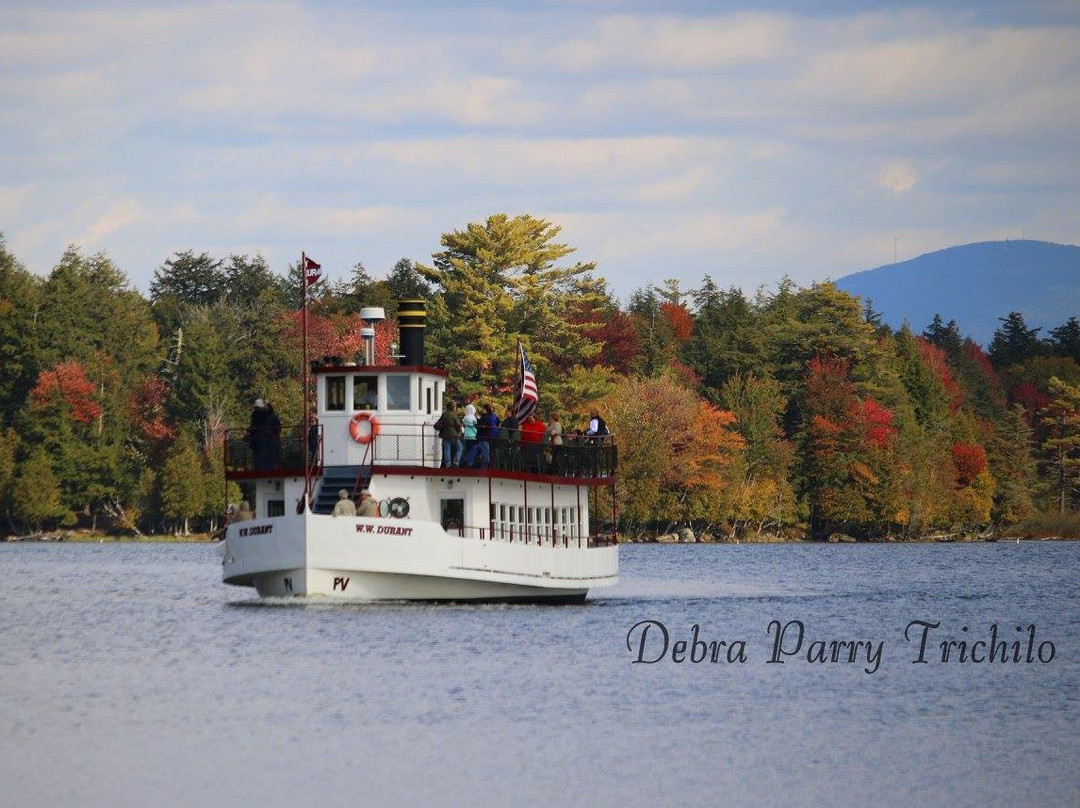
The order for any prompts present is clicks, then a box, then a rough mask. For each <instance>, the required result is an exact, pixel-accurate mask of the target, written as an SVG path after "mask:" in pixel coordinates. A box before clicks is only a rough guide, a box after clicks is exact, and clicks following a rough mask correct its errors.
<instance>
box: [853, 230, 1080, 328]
mask: <svg viewBox="0 0 1080 808" xmlns="http://www.w3.org/2000/svg"><path fill="white" fill-rule="evenodd" d="M836 285H837V286H838V287H839V288H841V289H843V290H844V291H846V292H850V293H851V294H853V295H858V296H859V297H861V298H862V299H863V301H864V302H865V301H866V300H870V301H872V304H873V307H874V310H875V311H878V312H880V313H881V314H882V316H883V319H884V320H885V322H887V323H888V324H889V325H891V326H893V327H899V326H900V325H902V324H903V323H904V322H905V321H906V322H907V324H908V325H909V326H910V327H911V330H912V331H914V332H916V333H921V332H922V331H923V330H924V329H925V328H926V327H927V326H928V325H929V324H930V322H931V321H932V320H933V319H934V315H935V314H940V315H941V316H942V318H943V319H944V320H945V322H948V321H949V320H956V324H957V325H958V326H959V327H960V331H961V332H962V333H964V334H966V335H967V336H970V337H971V338H972V339H974V340H975V341H976V342H978V343H980V344H981V345H983V346H984V347H985V346H987V345H989V343H990V339H991V338H992V337H993V335H994V331H995V330H997V328H998V326H1000V325H1001V323H1000V322H999V321H998V318H999V317H1005V316H1006V315H1007V314H1008V313H1009V312H1010V311H1018V312H1020V313H1021V314H1023V315H1024V320H1025V321H1026V322H1027V325H1028V327H1029V328H1035V327H1042V328H1043V329H1044V330H1043V331H1042V332H1040V334H1039V336H1046V333H1047V331H1049V330H1050V329H1052V328H1057V327H1058V326H1059V325H1061V324H1062V323H1064V322H1065V321H1066V320H1068V319H1069V318H1070V317H1080V247H1076V246H1072V245H1066V244H1051V243H1050V242H1047V241H986V242H981V243H978V244H965V245H964V246H962V247H950V248H949V249H947V250H939V251H937V252H932V253H927V254H926V255H920V256H919V257H918V258H912V259H911V260H910V261H901V262H900V263H898V264H889V265H888V266H883V267H878V268H877V269H868V270H866V271H864V272H856V273H855V274H853V275H847V276H846V277H843V278H840V280H838V281H837V282H836Z"/></svg>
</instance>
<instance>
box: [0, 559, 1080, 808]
mask: <svg viewBox="0 0 1080 808" xmlns="http://www.w3.org/2000/svg"><path fill="white" fill-rule="evenodd" d="M621 566H622V569H621V583H620V584H619V586H618V587H615V588H613V589H611V590H608V591H603V592H598V593H595V594H594V595H593V596H592V598H591V599H590V601H589V602H588V603H587V604H585V605H583V606H560V607H553V606H548V607H540V606H506V605H501V606H465V605H408V604H396V605H394V604H392V605H374V604H371V605H353V606H337V605H328V604H322V605H308V606H301V605H295V604H292V603H290V604H285V603H269V604H267V603H260V602H259V601H257V600H256V599H255V598H254V593H253V590H249V589H239V588H233V587H225V586H224V585H222V584H221V583H220V566H219V559H218V556H217V554H216V552H215V548H214V547H211V546H205V545H190V544H178V545H132V544H120V545H115V544H102V545H26V544H22V545H2V546H0V573H2V578H3V585H2V587H0V805H5V806H8V805H10V806H24V805H25V806H47V805H109V806H143V805H149V804H160V805H168V806H172V805H192V806H194V805H199V806H205V805H260V806H293V805H381V804H403V805H412V804H424V805H467V806H478V805H515V804H535V805H553V804H568V805H590V806H599V805H647V804H658V805H665V804H668V805H670V804H690V803H697V804H706V805H715V804H721V803H723V804H730V805H746V804H755V805H756V804H762V805H867V804H871V803H873V804H882V805H913V804H919V805H950V806H963V805H973V806H974V805H978V806H986V805H1014V804H1024V805H1070V806H1074V805H1077V804H1080V722H1078V718H1080V544H1078V543H1072V542H1061V543H1048V542H1044V543H1023V544H1019V545H1018V544H1014V543H998V544H949V545H866V546H862V545H859V546H851V545H847V546H835V545H830V546H817V545H735V546H732V545H715V546H709V545H703V546H655V545H652V546H640V545H639V546H627V547H623V548H622V549H621ZM644 620H653V621H656V622H657V623H662V624H663V626H664V627H665V628H666V629H667V631H668V632H669V640H670V642H669V649H668V652H667V655H666V658H665V661H661V662H657V663H655V664H645V663H633V662H632V660H633V659H635V658H637V655H638V652H639V651H640V650H641V649H640V647H639V646H640V638H639V637H638V636H637V635H635V636H634V637H631V645H632V646H633V650H628V648H627V635H628V632H629V631H630V629H631V627H632V626H634V625H635V624H637V623H639V622H640V621H644ZM773 620H776V621H778V622H779V624H780V625H788V624H789V623H790V626H789V629H788V633H787V634H786V635H785V638H784V642H785V647H784V650H785V651H788V650H791V651H794V648H795V639H796V637H795V632H796V625H795V623H793V622H790V621H800V622H801V623H802V625H803V628H804V643H803V647H802V648H801V649H800V650H799V652H798V653H792V654H791V655H790V656H786V657H784V658H785V659H786V661H785V662H784V663H783V664H779V663H769V662H767V660H768V659H770V657H771V654H772V651H773V640H772V635H771V634H770V633H769V624H770V622H771V621H773ZM916 620H917V621H923V622H925V623H940V626H939V627H938V628H937V629H927V631H928V632H929V635H928V640H927V647H926V650H925V653H924V656H925V657H926V658H927V660H928V661H927V662H926V663H925V664H916V663H913V660H914V659H916V658H917V657H918V655H919V646H920V642H919V638H920V636H921V635H919V634H918V632H919V631H921V628H920V627H919V626H915V628H914V631H915V632H916V633H915V634H913V633H912V631H909V636H912V637H913V639H914V642H909V641H905V639H904V631H905V627H907V626H908V625H909V624H910V623H912V621H916ZM694 624H698V625H699V627H700V629H699V638H700V639H701V640H703V641H721V640H723V641H726V642H727V643H728V644H729V645H730V644H732V643H735V642H737V641H740V640H741V641H743V642H744V643H745V657H746V662H744V663H739V662H735V663H731V664H729V663H728V662H727V661H726V649H727V647H728V646H723V647H721V649H720V651H721V653H720V659H721V661H719V662H717V663H715V664H714V663H712V662H709V661H706V662H698V663H694V662H690V661H684V662H682V663H680V664H676V663H674V662H673V661H672V651H673V650H675V649H674V643H675V642H676V641H678V640H680V639H688V638H690V632H691V627H692V626H693V625H694ZM992 625H996V626H997V627H998V632H999V640H1007V641H1008V643H1009V647H1008V649H1007V651H1008V653H1009V655H1010V656H1009V658H1010V660H1011V659H1012V658H1013V656H1012V654H1013V650H1014V649H1013V646H1012V643H1013V642H1014V641H1017V640H1019V641H1021V646H1022V647H1018V648H1019V653H1020V655H1021V658H1022V659H1023V658H1025V657H1026V656H1027V649H1028V639H1029V631H1030V629H1028V627H1029V626H1032V625H1034V626H1035V639H1034V642H1033V644H1032V647H1033V649H1034V650H1035V653H1036V655H1037V653H1038V650H1039V649H1040V648H1041V650H1042V652H1043V655H1044V658H1045V657H1046V656H1049V655H1050V653H1051V649H1050V646H1049V645H1047V644H1046V643H1047V642H1049V643H1052V644H1053V659H1052V660H1051V661H1050V662H1048V663H1040V662H1038V661H1036V662H1033V663H1027V662H1024V661H1022V662H1020V663H1014V662H1011V661H1010V662H1008V663H1001V662H1000V661H996V662H994V663H987V662H983V663H981V664H975V663H972V662H970V661H969V662H967V663H959V662H955V661H950V662H948V663H942V662H941V659H940V647H939V646H940V641H942V640H945V641H948V640H950V639H952V640H957V641H959V640H967V641H968V642H969V647H971V644H973V643H974V642H977V641H979V640H983V641H986V640H987V639H988V636H989V632H990V630H991V626H992ZM964 626H967V627H968V629H969V630H968V631H967V632H964V631H963V627H964ZM1017 626H1021V627H1022V628H1023V632H1022V633H1017V631H1016V627H1017ZM638 632H639V633H640V629H639V630H638ZM774 633H775V629H774ZM659 638H660V630H659V628H658V627H656V626H655V625H654V627H653V628H652V629H651V630H650V633H649V634H648V635H647V637H646V640H647V642H646V647H645V649H644V653H643V654H642V656H643V658H654V657H656V656H658V655H659V652H660V650H661V645H659V644H657V643H656V642H655V641H656V640H658V639H659ZM858 640H862V641H865V642H868V643H872V648H880V658H879V659H878V665H877V668H876V670H875V671H874V672H873V673H867V672H866V669H867V668H869V667H873V666H872V665H871V664H870V663H869V661H868V660H869V658H870V655H869V654H868V653H867V649H866V646H865V645H863V646H859V654H860V655H861V656H860V658H859V661H857V662H855V663H851V662H849V661H847V660H848V659H849V656H848V655H847V651H846V650H845V654H844V655H842V661H837V662H835V663H834V662H831V661H829V662H826V663H821V662H816V661H813V662H808V661H807V656H806V650H807V646H809V645H810V643H811V642H813V641H824V642H833V641H836V642H839V641H852V642H854V641H858ZM846 648H847V646H845V649H846ZM693 650H694V649H693V648H689V649H688V650H687V652H686V653H687V657H689V656H690V655H691V653H692V652H693ZM699 650H700V649H699ZM951 651H952V659H955V656H956V647H955V646H953V647H951ZM976 654H977V655H978V651H977V649H976ZM676 655H678V654H676ZM830 659H831V657H830Z"/></svg>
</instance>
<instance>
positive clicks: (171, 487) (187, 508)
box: [161, 432, 207, 536]
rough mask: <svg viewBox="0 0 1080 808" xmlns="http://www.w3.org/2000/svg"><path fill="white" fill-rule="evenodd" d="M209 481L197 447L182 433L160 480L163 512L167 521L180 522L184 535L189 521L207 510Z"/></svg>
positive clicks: (188, 528) (168, 457)
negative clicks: (207, 486) (207, 481)
mask: <svg viewBox="0 0 1080 808" xmlns="http://www.w3.org/2000/svg"><path fill="white" fill-rule="evenodd" d="M206 502H207V494H206V478H205V475H204V472H203V467H202V461H201V459H200V457H199V453H198V451H197V450H196V449H195V443H194V441H192V439H191V437H190V436H189V435H188V433H187V432H181V433H180V437H178V438H177V439H176V443H174V444H173V447H172V449H171V450H170V451H169V454H168V456H167V457H166V458H165V466H164V468H163V469H162V476H161V509H162V513H163V514H164V516H165V517H166V518H167V519H175V520H178V522H179V524H180V526H181V530H182V532H183V534H184V535H185V536H186V535H188V534H189V533H190V532H191V531H190V524H189V523H190V520H191V519H192V518H193V517H195V516H198V515H199V514H200V513H202V512H203V511H204V510H205V508H206Z"/></svg>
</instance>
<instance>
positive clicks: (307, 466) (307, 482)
mask: <svg viewBox="0 0 1080 808" xmlns="http://www.w3.org/2000/svg"><path fill="white" fill-rule="evenodd" d="M321 269H322V264H316V263H315V262H314V261H312V260H311V259H310V258H308V257H307V254H306V253H304V252H303V251H301V252H300V287H301V295H302V297H303V305H302V307H301V308H302V310H303V315H302V320H303V326H302V328H303V343H304V348H303V354H304V356H303V363H304V364H303V366H302V367H301V369H300V375H301V378H302V379H303V396H304V405H303V408H302V409H303V413H302V415H301V426H300V428H301V429H302V430H304V433H303V434H304V440H303V445H304V511H305V512H306V511H307V510H308V507H309V494H310V492H311V450H310V447H309V446H308V406H309V404H308V367H309V363H308V311H307V307H308V287H309V286H311V284H313V283H315V281H317V280H318V279H319V276H320V275H321V274H322V273H321V272H320V270H321Z"/></svg>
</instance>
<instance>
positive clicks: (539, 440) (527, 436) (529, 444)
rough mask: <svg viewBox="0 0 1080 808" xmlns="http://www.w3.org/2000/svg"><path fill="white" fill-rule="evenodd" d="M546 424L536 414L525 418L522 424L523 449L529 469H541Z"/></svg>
mask: <svg viewBox="0 0 1080 808" xmlns="http://www.w3.org/2000/svg"><path fill="white" fill-rule="evenodd" d="M544 432H545V430H544V424H543V422H542V421H541V420H540V419H539V418H537V417H536V416H534V415H529V416H528V417H526V418H525V423H524V424H522V425H521V450H522V452H524V453H525V466H526V468H527V469H528V470H529V471H540V470H541V469H540V465H541V462H542V460H543V444H544Z"/></svg>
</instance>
